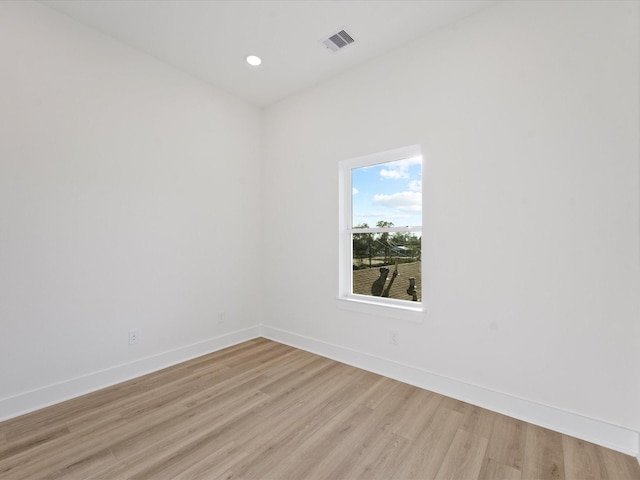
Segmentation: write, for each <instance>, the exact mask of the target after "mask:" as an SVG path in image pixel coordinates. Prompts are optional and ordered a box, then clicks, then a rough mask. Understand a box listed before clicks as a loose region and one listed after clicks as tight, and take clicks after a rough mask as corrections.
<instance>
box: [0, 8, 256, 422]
mask: <svg viewBox="0 0 640 480" xmlns="http://www.w3.org/2000/svg"><path fill="white" fill-rule="evenodd" d="M0 58H1V59H2V67H1V69H0V419H1V418H3V417H9V416H13V415H15V414H17V413H20V412H21V411H26V410H30V409H32V408H35V407H38V406H42V404H46V403H49V402H52V401H57V400H60V399H61V398H64V397H66V396H72V395H76V394H78V393H81V392H82V391H85V390H91V389H94V388H97V387H99V386H102V384H107V383H113V382H116V381H119V380H122V379H123V378H126V377H128V376H132V375H136V374H139V373H141V372H143V371H146V370H152V369H155V368H159V367H160V366H162V365H165V364H167V363H173V362H175V361H179V360H181V359H184V358H185V357H188V356H191V355H196V354H198V353H204V352H205V351H209V350H210V349H213V348H215V347H219V346H220V345H222V344H224V343H225V342H226V343H229V342H234V341H238V340H239V339H241V338H243V337H245V336H252V335H255V334H256V332H257V333H259V330H257V326H259V324H260V309H259V302H258V301H256V298H258V297H259V295H260V281H259V278H256V276H254V274H255V273H256V272H257V275H258V277H259V275H260V274H259V272H260V268H261V267H260V262H261V255H260V252H259V245H260V236H261V225H260V211H259V209H257V208H256V206H257V205H259V204H260V200H259V199H260V195H261V193H260V189H261V185H260V175H261V169H260V162H261V148H262V112H261V111H260V110H259V109H257V108H255V107H252V106H249V105H248V104H246V103H243V102H241V101H239V100H237V99H235V98H234V97H232V96H230V95H228V94H226V93H224V92H221V91H219V90H216V89H215V88H213V87H211V86H209V85H207V84H205V83H202V82H199V81H197V80H195V79H193V78H191V77H188V76H187V75H185V74H183V73H181V72H179V71H177V70H174V69H172V68H170V67H168V66H166V65H164V64H162V63H160V62H158V61H156V60H154V59H153V58H151V57H149V56H146V55H144V54H141V53H139V52H137V51H135V50H133V49H130V48H128V47H126V46H124V45H122V44H119V43H117V42H116V41H114V40H112V39H110V38H108V37H106V36H103V35H101V34H98V33H97V32H95V31H92V30H90V29H86V28H84V27H81V26H79V25H78V24H76V23H75V22H73V21H71V20H69V19H67V18H66V17H63V16H61V15H59V14H58V13H55V12H53V11H51V10H50V9H48V8H46V7H44V6H42V5H39V4H37V3H31V2H0ZM248 300H250V301H248ZM222 311H224V312H225V322H224V323H220V315H219V314H220V312H222ZM132 328H139V329H140V331H141V342H140V344H139V345H137V346H129V345H128V341H127V332H128V331H129V329H132ZM247 329H248V330H247ZM243 332H244V333H243Z"/></svg>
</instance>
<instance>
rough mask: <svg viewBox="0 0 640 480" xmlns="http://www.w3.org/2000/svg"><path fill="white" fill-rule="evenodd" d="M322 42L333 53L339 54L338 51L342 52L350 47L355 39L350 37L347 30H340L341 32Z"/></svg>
mask: <svg viewBox="0 0 640 480" xmlns="http://www.w3.org/2000/svg"><path fill="white" fill-rule="evenodd" d="M320 41H321V42H322V44H323V45H324V46H325V47H327V48H328V49H329V50H331V51H332V52H337V51H338V50H341V49H343V48H344V47H348V46H349V45H351V44H352V43H353V42H355V40H354V39H353V37H352V36H351V35H349V34H348V33H347V32H346V31H345V30H340V31H339V32H336V33H334V34H333V35H331V36H329V37H327V38H324V39H322V40H320Z"/></svg>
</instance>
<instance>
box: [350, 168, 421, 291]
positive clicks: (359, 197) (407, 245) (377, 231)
mask: <svg viewBox="0 0 640 480" xmlns="http://www.w3.org/2000/svg"><path fill="white" fill-rule="evenodd" d="M351 226H352V227H351V229H350V230H351V242H352V249H351V251H352V265H353V273H352V277H351V278H352V281H351V293H352V294H354V295H368V296H375V297H386V298H390V299H396V300H405V301H409V302H420V301H421V294H422V274H421V253H422V251H421V250H422V249H421V246H422V157H421V156H413V157H410V158H405V159H402V160H396V161H392V162H386V163H378V164H373V165H366V166H361V167H359V168H352V169H351Z"/></svg>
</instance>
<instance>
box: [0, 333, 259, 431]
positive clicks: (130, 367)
mask: <svg viewBox="0 0 640 480" xmlns="http://www.w3.org/2000/svg"><path fill="white" fill-rule="evenodd" d="M259 336H260V327H259V326H255V327H252V328H247V329H244V330H239V331H237V332H232V333H229V334H225V335H222V336H219V337H215V338H211V339H208V340H205V341H202V342H198V343H194V344H191V345H186V346H184V347H180V348H177V349H175V350H170V351H168V352H163V353H160V354H158V355H153V356H151V357H146V358H142V359H140V360H136V361H134V362H131V363H126V364H122V365H117V366H115V367H112V368H108V369H105V370H101V371H98V372H93V373H90V374H87V375H83V376H81V377H77V378H72V379H70V380H66V381H64V382H60V383H56V384H53V385H48V386H46V387H42V388H39V389H37V390H32V391H29V392H25V393H21V394H19V395H16V396H12V397H8V398H3V399H0V421H2V420H7V419H9V418H14V417H17V416H19V415H23V414H25V413H29V412H33V411H35V410H38V409H40V408H44V407H48V406H50V405H54V404H56V403H60V402H63V401H65V400H69V399H71V398H75V397H78V396H80V395H84V394H86V393H90V392H94V391H96V390H99V389H101V388H104V387H108V386H111V385H115V384H116V383H120V382H124V381H127V380H130V379H132V378H136V377H139V376H142V375H145V374H147V373H151V372H155V371H157V370H161V369H163V368H166V367H169V366H172V365H176V364H178V363H181V362H185V361H187V360H190V359H192V358H196V357H199V356H202V355H206V354H208V353H211V352H215V351H217V350H221V349H223V348H226V347H229V346H232V345H236V344H238V343H241V342H244V341H247V340H251V339H253V338H257V337H259Z"/></svg>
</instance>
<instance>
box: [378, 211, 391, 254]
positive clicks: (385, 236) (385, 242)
mask: <svg viewBox="0 0 640 480" xmlns="http://www.w3.org/2000/svg"><path fill="white" fill-rule="evenodd" d="M376 227H378V228H390V227H393V222H387V221H386V220H379V221H378V223H376ZM376 240H377V242H378V244H379V245H380V246H381V247H382V249H383V251H384V263H389V252H390V250H391V245H390V244H389V232H383V233H379V234H378V238H377V239H376Z"/></svg>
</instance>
